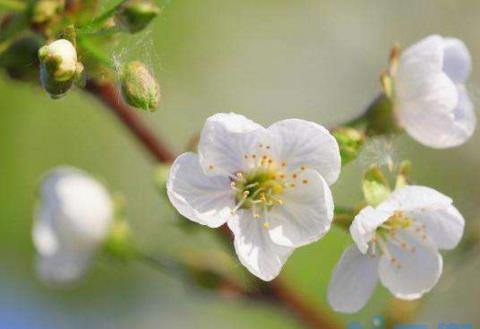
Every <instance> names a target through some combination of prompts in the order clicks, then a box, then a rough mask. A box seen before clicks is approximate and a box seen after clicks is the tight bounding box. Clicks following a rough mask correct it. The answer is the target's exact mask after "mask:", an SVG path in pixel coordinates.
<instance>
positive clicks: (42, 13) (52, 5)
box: [31, 0, 65, 24]
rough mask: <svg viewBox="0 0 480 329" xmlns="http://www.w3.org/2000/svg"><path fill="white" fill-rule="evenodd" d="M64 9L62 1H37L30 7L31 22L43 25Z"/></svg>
mask: <svg viewBox="0 0 480 329" xmlns="http://www.w3.org/2000/svg"><path fill="white" fill-rule="evenodd" d="M64 7H65V1H64V0H38V1H36V2H35V3H34V5H33V7H32V18H31V19H32V22H33V23H37V24H43V23H47V22H49V21H51V20H52V19H53V18H54V17H55V16H57V15H58V14H59V13H60V12H61V11H62V10H63V9H64Z"/></svg>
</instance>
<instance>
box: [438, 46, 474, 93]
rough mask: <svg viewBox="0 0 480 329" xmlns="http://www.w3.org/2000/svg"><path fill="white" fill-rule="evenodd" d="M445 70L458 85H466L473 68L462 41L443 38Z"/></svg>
mask: <svg viewBox="0 0 480 329" xmlns="http://www.w3.org/2000/svg"><path fill="white" fill-rule="evenodd" d="M443 51H444V55H443V56H444V58H443V70H444V71H445V73H446V74H447V75H448V76H449V77H450V79H452V80H453V81H454V82H456V83H464V82H465V81H466V80H467V79H468V76H469V75H470V71H471V68H472V59H471V57H470V53H469V51H468V49H467V47H466V46H465V44H464V43H463V41H462V40H459V39H455V38H443Z"/></svg>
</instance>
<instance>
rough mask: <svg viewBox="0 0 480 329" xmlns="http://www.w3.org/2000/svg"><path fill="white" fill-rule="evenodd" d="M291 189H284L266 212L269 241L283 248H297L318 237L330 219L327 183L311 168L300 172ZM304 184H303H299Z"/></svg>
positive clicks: (329, 197)
mask: <svg viewBox="0 0 480 329" xmlns="http://www.w3.org/2000/svg"><path fill="white" fill-rule="evenodd" d="M296 181H297V184H295V187H294V188H287V189H286V190H285V193H284V194H282V196H281V197H280V198H281V199H282V200H283V201H284V204H283V205H277V206H275V207H273V208H272V210H271V211H270V212H269V213H268V216H267V221H268V223H269V229H268V233H269V234H270V237H271V239H272V240H273V241H274V242H275V243H277V244H279V245H282V246H285V247H300V246H304V245H307V244H309V243H312V242H314V241H317V240H319V239H320V238H322V237H323V236H324V235H325V234H326V233H327V232H328V231H329V230H330V226H331V223H332V220H333V209H334V205H333V199H332V193H331V191H330V188H329V187H328V184H327V183H326V182H325V180H324V179H323V177H322V176H320V174H319V173H318V172H317V171H315V170H311V169H306V170H305V171H303V172H301V173H300V174H299V176H298V177H297V179H296ZM304 181H305V182H307V183H306V184H305V183H303V182H304Z"/></svg>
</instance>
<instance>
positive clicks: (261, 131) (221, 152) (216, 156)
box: [198, 113, 270, 176]
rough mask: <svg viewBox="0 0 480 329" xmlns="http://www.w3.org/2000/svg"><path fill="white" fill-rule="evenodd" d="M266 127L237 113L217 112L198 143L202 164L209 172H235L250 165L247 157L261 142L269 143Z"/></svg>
mask: <svg viewBox="0 0 480 329" xmlns="http://www.w3.org/2000/svg"><path fill="white" fill-rule="evenodd" d="M267 135H268V134H267V132H266V129H265V128H264V127H262V126H261V125H259V124H257V123H255V122H253V121H252V120H249V119H247V118H246V117H244V116H243V115H239V114H235V113H217V114H215V115H212V116H211V117H209V118H208V119H207V121H206V122H205V125H204V127H203V129H202V133H201V136H200V141H199V144H198V155H199V159H200V165H201V166H202V168H203V171H204V172H205V174H206V175H209V176H215V175H225V176H227V175H233V174H235V173H236V172H238V171H245V170H246V169H248V168H249V161H247V160H246V159H245V158H244V156H245V155H246V154H250V153H252V152H253V151H255V150H256V146H257V145H258V144H259V143H265V144H268V143H270V142H269V139H268V136H267Z"/></svg>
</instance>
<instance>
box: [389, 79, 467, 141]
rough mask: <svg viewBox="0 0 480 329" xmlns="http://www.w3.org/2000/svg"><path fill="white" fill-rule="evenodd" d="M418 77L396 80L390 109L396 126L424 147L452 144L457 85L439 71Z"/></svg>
mask: <svg viewBox="0 0 480 329" xmlns="http://www.w3.org/2000/svg"><path fill="white" fill-rule="evenodd" d="M419 79H421V80H419V81H402V82H400V80H398V79H397V83H396V86H397V88H396V90H397V96H396V99H395V109H394V111H395V115H396V116H397V118H398V120H399V124H400V126H402V127H403V128H404V129H405V130H406V131H407V132H408V134H409V135H410V136H412V137H413V138H414V139H416V140H417V141H418V142H420V143H422V144H424V145H426V146H429V147H433V148H446V147H452V146H455V145H454V144H452V143H454V142H453V141H451V139H452V134H455V132H454V131H452V126H453V125H452V123H454V122H455V121H454V118H455V116H454V110H455V108H456V106H457V104H458V102H459V94H458V90H457V87H456V86H455V85H454V83H453V82H452V81H451V80H450V78H448V77H447V76H446V74H445V73H443V72H441V73H437V74H432V75H431V76H428V77H420V78H419ZM457 143H458V142H457Z"/></svg>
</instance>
